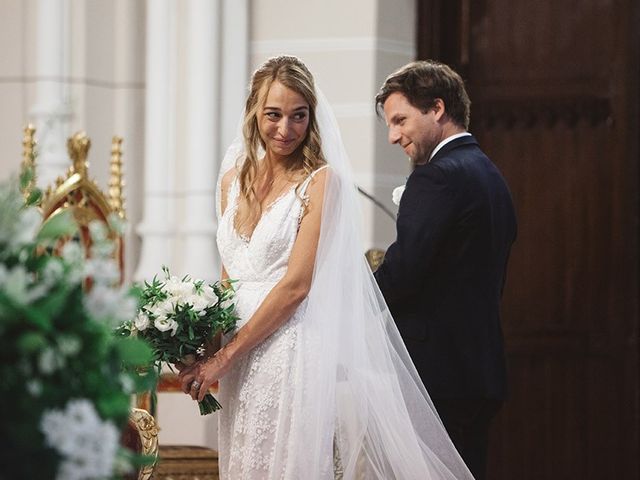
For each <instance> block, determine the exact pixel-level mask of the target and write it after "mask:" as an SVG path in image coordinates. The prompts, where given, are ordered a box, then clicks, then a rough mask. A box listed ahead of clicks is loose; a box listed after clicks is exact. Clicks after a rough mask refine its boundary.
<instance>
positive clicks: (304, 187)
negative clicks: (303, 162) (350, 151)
mask: <svg viewBox="0 0 640 480" xmlns="http://www.w3.org/2000/svg"><path fill="white" fill-rule="evenodd" d="M328 166H329V165H323V166H321V167H320V168H318V169H316V170H314V171H313V172H311V173H310V174H309V176H308V177H307V178H305V180H304V182H302V185H300V195H302V196H303V197H304V196H305V192H306V191H307V187H308V186H309V184H310V183H311V180H312V179H313V177H314V176H315V174H316V173H318V172H319V171H320V170H324V169H325V168H327V167H328Z"/></svg>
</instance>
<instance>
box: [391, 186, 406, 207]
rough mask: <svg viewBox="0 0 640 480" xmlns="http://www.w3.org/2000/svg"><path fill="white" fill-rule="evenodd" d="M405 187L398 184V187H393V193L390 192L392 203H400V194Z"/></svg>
mask: <svg viewBox="0 0 640 480" xmlns="http://www.w3.org/2000/svg"><path fill="white" fill-rule="evenodd" d="M405 188H406V185H400V186H399V187H396V188H394V189H393V193H392V194H391V199H392V200H393V203H395V204H396V205H400V199H401V198H402V194H403V193H404V189H405Z"/></svg>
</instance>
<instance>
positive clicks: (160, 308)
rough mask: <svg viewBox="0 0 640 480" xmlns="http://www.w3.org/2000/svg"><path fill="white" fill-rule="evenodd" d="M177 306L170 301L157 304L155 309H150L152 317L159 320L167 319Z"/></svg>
mask: <svg viewBox="0 0 640 480" xmlns="http://www.w3.org/2000/svg"><path fill="white" fill-rule="evenodd" d="M175 308H176V306H175V305H174V303H173V302H171V301H169V300H164V301H162V302H160V303H156V304H155V305H154V306H153V307H151V308H150V309H149V312H150V313H151V315H153V316H154V317H157V318H161V317H166V316H167V315H169V314H170V313H173V312H174V310H175Z"/></svg>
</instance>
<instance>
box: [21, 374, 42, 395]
mask: <svg viewBox="0 0 640 480" xmlns="http://www.w3.org/2000/svg"><path fill="white" fill-rule="evenodd" d="M25 387H26V388H27V392H29V394H30V395H31V396H32V397H39V396H40V394H41V393H42V382H41V381H40V380H37V379H35V378H32V379H31V380H27V383H26V384H25Z"/></svg>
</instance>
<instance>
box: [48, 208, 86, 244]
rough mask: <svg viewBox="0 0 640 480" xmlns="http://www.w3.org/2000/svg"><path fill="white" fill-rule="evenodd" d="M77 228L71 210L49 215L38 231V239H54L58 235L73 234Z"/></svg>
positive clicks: (58, 236)
mask: <svg viewBox="0 0 640 480" xmlns="http://www.w3.org/2000/svg"><path fill="white" fill-rule="evenodd" d="M77 230H78V226H77V224H76V222H75V221H74V219H73V216H72V213H71V211H69V210H67V211H64V212H61V213H59V214H57V215H54V216H53V217H50V218H49V219H48V220H47V221H46V222H45V223H44V225H42V228H41V229H40V232H39V233H38V240H48V239H50V240H56V239H58V238H60V237H65V236H67V235H73V234H74V233H75V232H76V231H77Z"/></svg>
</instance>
